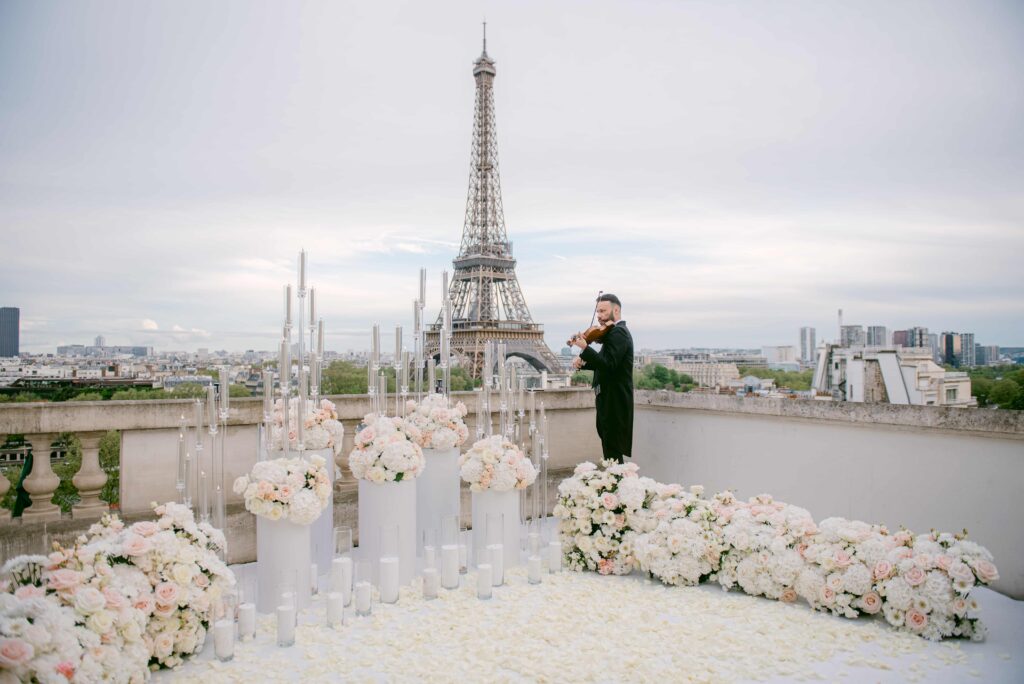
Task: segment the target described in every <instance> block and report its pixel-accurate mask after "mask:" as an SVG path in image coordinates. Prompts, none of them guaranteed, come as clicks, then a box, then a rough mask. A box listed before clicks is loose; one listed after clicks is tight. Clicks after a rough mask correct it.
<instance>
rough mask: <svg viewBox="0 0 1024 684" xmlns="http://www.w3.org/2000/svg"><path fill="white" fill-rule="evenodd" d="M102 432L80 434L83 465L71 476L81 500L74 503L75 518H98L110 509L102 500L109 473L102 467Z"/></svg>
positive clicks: (73, 515)
mask: <svg viewBox="0 0 1024 684" xmlns="http://www.w3.org/2000/svg"><path fill="white" fill-rule="evenodd" d="M101 437H103V433H102V432H83V433H81V434H79V435H78V439H79V441H80V442H81V443H82V466H81V467H80V468H79V469H78V472H77V473H75V476H74V477H73V478H71V482H72V484H74V485H75V487H76V488H77V489H78V495H79V496H80V497H81V501H79V502H78V503H77V504H75V505H74V507H73V508H72V511H71V514H72V517H74V518H98V517H100V516H101V515H103V514H104V513H106V512H108V511H109V510H110V506H109V505H108V504H107V503H106V502H105V501H100V491H101V490H102V489H103V486H104V485H105V484H107V474H106V473H105V472H104V471H103V469H102V468H101V467H100V438H101Z"/></svg>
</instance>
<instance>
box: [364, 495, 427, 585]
mask: <svg viewBox="0 0 1024 684" xmlns="http://www.w3.org/2000/svg"><path fill="white" fill-rule="evenodd" d="M389 525H397V526H398V579H399V581H400V582H401V583H402V584H403V585H405V584H409V583H410V582H412V578H413V577H414V576H415V575H416V481H415V480H403V481H402V482H385V483H383V484H374V483H373V482H369V481H368V480H359V548H358V549H357V558H359V559H360V560H368V561H370V563H371V565H372V566H373V577H374V582H379V568H378V565H379V563H380V552H381V549H380V529H381V528H382V527H387V526H389Z"/></svg>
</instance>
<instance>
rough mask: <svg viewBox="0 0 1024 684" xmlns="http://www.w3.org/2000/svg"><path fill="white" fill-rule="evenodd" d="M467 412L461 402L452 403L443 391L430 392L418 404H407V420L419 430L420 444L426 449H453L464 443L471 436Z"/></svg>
mask: <svg viewBox="0 0 1024 684" xmlns="http://www.w3.org/2000/svg"><path fill="white" fill-rule="evenodd" d="M465 415H466V405H465V404H463V403H462V402H461V401H460V402H458V403H456V404H455V406H449V405H448V399H447V398H446V397H445V396H444V395H443V394H430V395H427V396H426V397H424V398H423V401H421V402H419V403H418V404H417V403H416V402H415V401H409V402H407V403H406V417H405V420H406V421H407V422H408V423H410V424H412V425H414V426H415V427H416V428H417V429H419V431H420V439H419V440H418V442H417V444H419V445H420V446H421V447H422V448H424V449H451V448H452V447H457V446H462V445H463V444H465V442H466V439H467V438H468V437H469V428H467V427H466V423H465V421H463V418H464V417H465Z"/></svg>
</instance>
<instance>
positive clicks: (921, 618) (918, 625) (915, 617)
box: [906, 608, 928, 632]
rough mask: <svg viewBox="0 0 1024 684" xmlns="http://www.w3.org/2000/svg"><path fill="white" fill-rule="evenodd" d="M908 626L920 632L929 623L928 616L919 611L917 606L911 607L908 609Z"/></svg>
mask: <svg viewBox="0 0 1024 684" xmlns="http://www.w3.org/2000/svg"><path fill="white" fill-rule="evenodd" d="M906 620H907V623H906V624H907V627H908V628H910V630H911V631H913V632H920V631H921V630H923V629H924V628H925V625H927V624H928V616H927V615H925V614H924V613H922V612H920V611H918V610H917V609H916V608H911V609H910V610H909V611H907V618H906Z"/></svg>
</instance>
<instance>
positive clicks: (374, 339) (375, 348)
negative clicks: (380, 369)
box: [370, 323, 380, 366]
mask: <svg viewBox="0 0 1024 684" xmlns="http://www.w3.org/2000/svg"><path fill="white" fill-rule="evenodd" d="M370 364H371V365H374V366H379V365H380V324H379V323H374V324H373V332H372V334H371V335H370Z"/></svg>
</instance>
